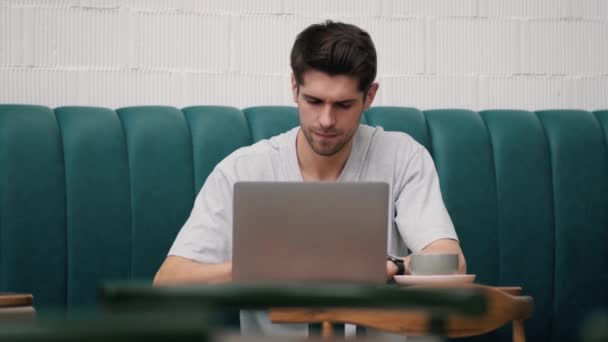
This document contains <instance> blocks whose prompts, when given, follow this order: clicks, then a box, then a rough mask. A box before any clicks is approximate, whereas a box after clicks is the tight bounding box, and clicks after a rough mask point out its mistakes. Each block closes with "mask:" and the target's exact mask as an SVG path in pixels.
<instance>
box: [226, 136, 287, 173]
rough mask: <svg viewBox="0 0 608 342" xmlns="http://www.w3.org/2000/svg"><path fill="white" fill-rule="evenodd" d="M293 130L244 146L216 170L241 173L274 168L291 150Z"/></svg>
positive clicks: (229, 156)
mask: <svg viewBox="0 0 608 342" xmlns="http://www.w3.org/2000/svg"><path fill="white" fill-rule="evenodd" d="M291 134H293V130H290V131H287V132H285V133H281V134H279V135H276V136H273V137H271V138H269V139H263V140H260V141H258V142H256V143H254V144H252V145H248V146H243V147H241V148H239V149H237V150H235V151H233V152H232V153H230V154H229V155H228V156H227V157H226V158H224V159H223V160H222V161H221V162H220V163H218V164H217V166H216V169H217V170H218V171H220V172H222V173H241V171H242V170H248V171H256V170H262V169H265V168H272V167H273V166H274V164H275V162H276V161H277V160H280V158H281V157H280V154H281V153H282V152H284V151H285V149H288V148H289V142H290V141H291Z"/></svg>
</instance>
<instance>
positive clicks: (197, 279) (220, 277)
mask: <svg viewBox="0 0 608 342" xmlns="http://www.w3.org/2000/svg"><path fill="white" fill-rule="evenodd" d="M230 280H232V263H231V262H225V263H222V264H209V263H200V262H197V261H193V260H190V259H186V258H182V257H179V256H174V255H169V256H168V257H167V258H166V259H165V261H164V262H163V264H162V265H161V266H160V269H159V270H158V272H156V276H155V277H154V285H155V286H165V285H180V284H196V283H199V284H200V283H207V284H208V283H224V282H228V281H230Z"/></svg>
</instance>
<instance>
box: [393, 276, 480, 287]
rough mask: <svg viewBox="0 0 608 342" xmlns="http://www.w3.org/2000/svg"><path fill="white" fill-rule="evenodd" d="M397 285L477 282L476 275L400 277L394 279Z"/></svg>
mask: <svg viewBox="0 0 608 342" xmlns="http://www.w3.org/2000/svg"><path fill="white" fill-rule="evenodd" d="M393 278H394V279H395V281H396V282H397V284H401V285H423V284H455V283H456V284H459V283H461V284H466V283H472V282H474V281H475V275H474V274H452V275H400V276H394V277H393Z"/></svg>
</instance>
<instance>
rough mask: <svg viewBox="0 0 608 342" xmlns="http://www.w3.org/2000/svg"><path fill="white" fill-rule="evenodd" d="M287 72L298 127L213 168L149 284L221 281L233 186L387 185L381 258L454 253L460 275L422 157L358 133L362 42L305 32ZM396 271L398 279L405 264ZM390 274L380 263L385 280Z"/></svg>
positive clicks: (366, 88) (270, 328) (367, 62)
mask: <svg viewBox="0 0 608 342" xmlns="http://www.w3.org/2000/svg"><path fill="white" fill-rule="evenodd" d="M291 68H292V71H293V74H292V78H291V89H292V93H293V99H294V102H295V103H296V104H297V106H298V110H299V117H300V127H297V128H294V129H292V130H291V131H289V132H287V133H284V134H281V135H278V136H276V137H273V138H271V139H269V140H263V141H260V142H258V143H257V144H254V145H252V146H248V147H245V148H242V149H239V150H237V151H235V152H234V153H232V154H231V155H230V156H228V157H227V158H226V159H224V160H223V161H222V162H221V163H219V164H218V165H217V166H216V168H215V169H214V170H213V172H212V173H211V174H210V175H209V177H208V179H207V181H206V182H205V184H204V186H203V188H202V189H201V192H200V193H199V195H198V196H197V199H196V201H195V204H194V208H193V210H192V213H191V215H190V218H189V219H188V220H187V222H186V223H185V224H184V227H183V228H182V230H181V231H180V233H179V235H178V236H177V238H176V241H175V243H174V245H173V247H172V248H171V250H170V252H169V256H168V257H167V259H166V260H165V262H164V263H163V265H162V266H161V268H160V270H159V271H158V273H157V275H156V277H155V279H154V282H155V284H158V285H167V284H180V283H216V282H226V281H230V279H231V269H232V264H231V256H232V192H233V185H234V183H235V182H237V181H384V182H387V183H389V184H390V186H391V191H392V197H393V200H394V206H393V213H394V218H395V219H394V227H393V229H391V230H390V232H389V241H388V246H389V252H390V253H391V254H396V255H406V254H407V249H408V248H409V249H410V250H411V251H413V252H423V253H424V252H449V253H458V254H459V256H460V265H459V271H460V272H461V273H464V272H465V271H466V266H465V259H464V256H463V255H462V251H461V249H460V246H459V244H458V240H457V236H456V233H455V231H454V228H453V226H452V222H451V220H450V218H449V215H448V213H447V211H446V209H445V206H444V204H443V201H442V198H441V193H440V190H439V182H438V179H437V173H436V171H435V166H434V164H433V161H432V159H431V157H430V155H429V153H428V152H427V151H426V150H425V149H424V147H422V146H421V145H420V144H418V143H417V142H415V141H414V140H413V139H412V138H411V137H409V136H408V135H406V134H403V133H397V132H384V131H383V129H382V128H372V127H369V126H365V125H360V124H359V120H360V118H361V115H362V113H363V111H365V110H367V109H368V108H369V107H370V105H371V104H372V102H373V100H374V97H375V96H376V92H377V91H378V83H375V82H374V80H375V77H376V51H375V48H374V45H373V42H372V40H371V38H370V36H369V35H368V34H367V32H365V31H362V30H361V29H359V28H358V27H356V26H353V25H349V24H342V23H333V22H330V21H328V22H325V23H323V24H317V25H312V26H310V27H308V28H307V29H305V30H304V31H303V32H301V33H300V34H299V35H298V36H297V38H296V41H295V43H294V45H293V48H292V51H291ZM404 261H405V264H404V267H405V272H408V261H409V259H408V257H407V256H406V257H405V258H404ZM400 267H401V265H399V263H395V262H393V261H387V265H386V271H387V278H392V276H394V275H395V274H396V273H397V272H398V270H399V268H400ZM241 325H242V327H243V328H244V330H245V331H250V330H253V329H261V330H262V332H267V333H281V332H282V331H284V330H281V329H285V330H290V329H292V330H293V329H297V327H293V326H292V327H288V328H285V327H284V326H278V325H271V324H270V322H268V321H267V317H266V318H264V316H263V315H260V314H258V315H257V316H253V315H252V316H247V315H241ZM260 327H261V328H260ZM290 331H291V330H290ZM300 332H302V331H301V330H300ZM304 333H305V331H304V332H302V334H304Z"/></svg>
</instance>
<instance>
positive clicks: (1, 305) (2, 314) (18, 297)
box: [0, 292, 36, 323]
mask: <svg viewBox="0 0 608 342" xmlns="http://www.w3.org/2000/svg"><path fill="white" fill-rule="evenodd" d="M33 304H34V297H33V296H32V295H31V294H23V293H7V292H0V323H8V322H31V321H33V320H34V319H35V318H36V310H35V309H34V306H33Z"/></svg>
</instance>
